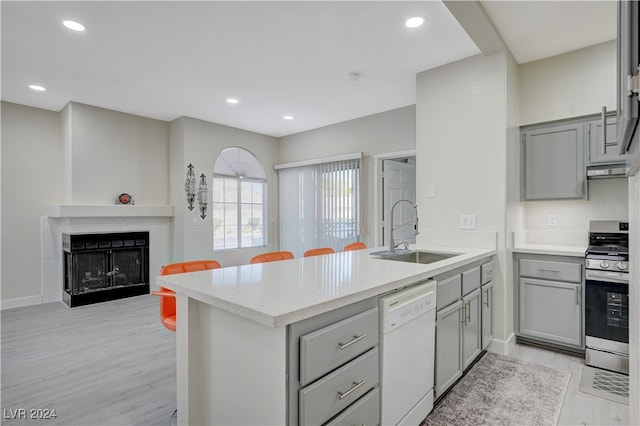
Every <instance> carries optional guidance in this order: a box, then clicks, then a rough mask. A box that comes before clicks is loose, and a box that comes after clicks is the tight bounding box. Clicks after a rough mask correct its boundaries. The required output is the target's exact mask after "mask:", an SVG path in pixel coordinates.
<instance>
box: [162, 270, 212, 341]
mask: <svg viewBox="0 0 640 426" xmlns="http://www.w3.org/2000/svg"><path fill="white" fill-rule="evenodd" d="M221 267H222V265H220V262H218V261H217V260H191V261H188V262H179V263H172V264H170V265H166V266H163V267H162V269H160V275H173V274H183V273H185V272H195V271H206V270H208V269H218V268H221ZM151 294H153V295H154V296H160V321H161V322H162V325H164V326H165V327H167V328H168V329H169V330H171V331H176V293H175V292H174V291H173V290H169V289H168V288H164V287H160V291H154V292H152V293H151Z"/></svg>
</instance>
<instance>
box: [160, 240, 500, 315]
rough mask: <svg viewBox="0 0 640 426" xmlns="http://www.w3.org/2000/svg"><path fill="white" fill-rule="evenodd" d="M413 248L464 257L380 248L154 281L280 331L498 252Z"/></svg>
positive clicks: (174, 276) (170, 276) (230, 268)
mask: <svg viewBox="0 0 640 426" xmlns="http://www.w3.org/2000/svg"><path fill="white" fill-rule="evenodd" d="M411 249H417V250H425V251H434V252H440V253H460V255H459V256H455V257H451V258H449V259H445V260H442V261H439V262H434V263H431V264H427V265H422V264H414V263H409V262H399V261H392V260H384V259H380V258H377V257H374V256H371V255H370V254H369V253H371V252H376V251H380V250H384V248H381V247H377V248H373V249H367V250H356V251H349V252H340V253H336V254H328V255H323V256H314V257H306V258H297V259H293V260H282V261H278V262H271V263H259V264H255V265H242V266H232V267H227V268H222V269H214V270H211V271H200V272H191V273H186V274H176V275H166V276H160V277H156V281H155V282H156V284H157V285H161V286H163V287H166V288H169V289H172V290H174V291H176V293H178V294H182V295H185V296H187V297H190V298H193V299H196V300H198V301H200V302H202V303H206V304H209V305H211V306H215V307H217V308H220V309H223V310H225V311H228V312H232V313H235V314H236V315H240V316H242V317H245V318H248V319H251V320H253V321H256V322H259V323H262V324H265V325H267V326H270V327H281V326H285V325H287V324H291V323H294V322H297V321H300V320H303V319H306V318H310V317H313V316H316V315H319V314H322V313H324V312H327V311H330V310H333V309H337V308H340V307H342V306H346V305H349V304H352V303H356V302H358V301H360V300H365V299H367V298H369V297H373V296H377V295H380V294H383V293H386V292H388V291H391V290H395V289H398V288H402V287H405V286H407V285H409V284H413V283H416V282H419V281H422V280H425V279H427V278H431V277H433V276H435V275H438V274H441V273H443V272H446V271H449V270H451V269H455V268H457V267H460V266H463V265H465V264H467V263H470V262H474V261H476V260H480V259H483V258H485V257H488V256H492V255H494V254H495V250H493V249H464V248H452V247H447V248H443V247H433V246H419V247H418V246H412V247H411Z"/></svg>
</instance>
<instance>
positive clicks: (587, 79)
mask: <svg viewBox="0 0 640 426" xmlns="http://www.w3.org/2000/svg"><path fill="white" fill-rule="evenodd" d="M519 68H520V70H519V71H520V124H521V125H526V124H533V123H541V122H545V121H552V120H559V119H562V118H570V117H578V116H581V115H589V114H595V113H599V112H600V110H601V109H602V107H603V106H606V107H607V109H608V110H615V109H616V42H615V40H614V41H610V42H606V43H602V44H597V45H595V46H591V47H586V48H584V49H579V50H574V51H573V52H569V53H564V54H562V55H557V56H553V57H551V58H547V59H542V60H539V61H533V62H528V63H526V64H522V65H520V67H519Z"/></svg>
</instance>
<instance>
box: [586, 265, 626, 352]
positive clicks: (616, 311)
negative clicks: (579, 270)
mask: <svg viewBox="0 0 640 426" xmlns="http://www.w3.org/2000/svg"><path fill="white" fill-rule="evenodd" d="M628 279H629V278H628V274H626V273H621V272H609V271H592V270H587V273H586V282H585V298H584V299H585V334H586V336H587V337H589V336H590V337H596V338H599V339H604V340H610V341H615V342H621V343H629V281H628Z"/></svg>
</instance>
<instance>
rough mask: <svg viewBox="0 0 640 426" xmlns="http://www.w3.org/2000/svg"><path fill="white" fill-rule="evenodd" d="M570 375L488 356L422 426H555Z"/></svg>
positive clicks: (447, 396) (491, 354)
mask: <svg viewBox="0 0 640 426" xmlns="http://www.w3.org/2000/svg"><path fill="white" fill-rule="evenodd" d="M570 377H571V375H570V374H569V373H568V372H566V371H561V370H556V369H553V368H548V367H544V366H541V365H537V364H531V363H528V362H524V361H520V360H517V359H514V358H509V357H504V356H501V355H496V354H493V353H486V354H485V355H484V356H483V357H482V358H481V359H480V361H478V362H477V363H476V364H475V365H474V366H473V367H472V368H471V370H469V372H468V373H467V375H466V376H464V377H463V378H462V380H460V381H459V382H458V383H457V384H456V385H455V386H454V387H453V389H452V390H451V391H450V392H449V393H448V394H447V395H445V397H444V398H443V399H442V401H440V403H439V404H438V405H437V406H436V407H435V408H434V409H433V411H432V412H431V414H429V416H428V417H427V418H426V419H425V420H424V422H423V423H422V425H423V426H427V425H456V426H460V425H474V426H475V425H556V424H557V423H558V419H559V417H560V410H561V409H562V403H563V401H564V395H565V392H566V390H567V385H568V384H569V379H570Z"/></svg>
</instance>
